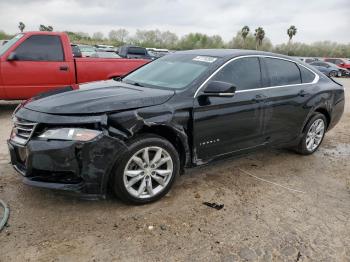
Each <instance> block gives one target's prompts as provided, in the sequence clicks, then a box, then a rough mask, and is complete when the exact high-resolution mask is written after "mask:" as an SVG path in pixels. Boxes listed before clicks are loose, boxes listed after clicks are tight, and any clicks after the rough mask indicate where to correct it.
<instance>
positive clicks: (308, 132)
mask: <svg viewBox="0 0 350 262" xmlns="http://www.w3.org/2000/svg"><path fill="white" fill-rule="evenodd" d="M326 127H327V120H326V117H325V116H324V115H323V114H320V113H316V114H315V115H313V116H312V117H311V119H310V120H309V122H308V123H307V125H306V127H305V132H304V135H303V137H302V139H301V141H300V143H299V145H298V147H297V151H298V153H300V154H303V155H310V154H312V153H314V152H315V151H316V150H317V149H318V148H319V146H320V145H321V143H322V141H323V138H324V135H325V132H326Z"/></svg>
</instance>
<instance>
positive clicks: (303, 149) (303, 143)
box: [296, 113, 328, 155]
mask: <svg viewBox="0 0 350 262" xmlns="http://www.w3.org/2000/svg"><path fill="white" fill-rule="evenodd" d="M318 119H322V120H323V122H324V132H323V135H322V138H321V141H320V143H319V144H318V146H317V147H316V148H315V149H313V150H309V149H308V148H307V146H306V139H307V133H308V131H309V129H310V127H311V125H312V124H313V123H314V122H315V121H316V120H318ZM327 125H328V123H327V119H326V117H325V116H324V115H323V114H321V113H315V114H314V115H312V116H311V118H310V119H309V121H308V122H307V124H306V126H305V128H304V131H303V136H302V138H301V140H300V142H299V145H298V146H297V148H296V151H297V152H298V153H299V154H302V155H311V154H313V153H314V152H315V151H317V149H318V148H319V147H320V145H321V144H322V141H323V138H324V136H325V133H326V130H327Z"/></svg>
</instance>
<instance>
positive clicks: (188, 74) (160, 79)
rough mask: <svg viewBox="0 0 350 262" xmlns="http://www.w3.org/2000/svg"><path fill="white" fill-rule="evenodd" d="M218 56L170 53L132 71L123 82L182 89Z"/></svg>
mask: <svg viewBox="0 0 350 262" xmlns="http://www.w3.org/2000/svg"><path fill="white" fill-rule="evenodd" d="M216 60H217V58H216V57H207V56H196V55H183V54H181V55H179V54H174V55H168V56H164V57H162V58H159V59H157V60H155V61H153V62H152V63H149V64H147V65H145V66H143V67H141V68H140V69H138V70H136V71H134V72H132V73H131V74H129V75H128V76H126V77H125V78H123V82H126V83H129V84H136V85H140V86H145V87H159V88H165V89H182V88H185V87H186V86H188V85H189V84H190V83H191V82H193V81H194V80H195V79H196V78H197V77H199V76H200V75H201V74H202V73H203V72H205V71H206V70H207V69H208V68H209V66H210V65H211V63H213V62H214V61H216Z"/></svg>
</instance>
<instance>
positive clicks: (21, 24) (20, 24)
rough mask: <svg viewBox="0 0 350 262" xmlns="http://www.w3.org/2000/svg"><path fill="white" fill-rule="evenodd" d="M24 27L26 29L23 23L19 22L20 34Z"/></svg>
mask: <svg viewBox="0 0 350 262" xmlns="http://www.w3.org/2000/svg"><path fill="white" fill-rule="evenodd" d="M25 27H26V25H25V24H24V23H23V22H19V24H18V29H19V30H20V31H21V33H22V32H23V31H24V28H25Z"/></svg>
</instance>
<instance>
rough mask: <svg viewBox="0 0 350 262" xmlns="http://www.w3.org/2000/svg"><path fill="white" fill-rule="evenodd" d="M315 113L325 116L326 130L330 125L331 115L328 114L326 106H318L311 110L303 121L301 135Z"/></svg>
mask: <svg viewBox="0 0 350 262" xmlns="http://www.w3.org/2000/svg"><path fill="white" fill-rule="evenodd" d="M315 113H320V114H322V115H324V116H325V118H326V120H327V123H326V124H327V129H328V127H329V124H330V123H331V114H330V112H329V111H328V109H327V107H326V105H322V106H318V107H316V108H314V109H312V110H311V111H310V112H309V114H308V115H307V117H306V119H305V121H304V124H303V127H302V132H301V134H303V133H304V132H305V128H306V126H307V123H308V122H309V120H310V118H311V117H312V116H313V115H314V114H315Z"/></svg>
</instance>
